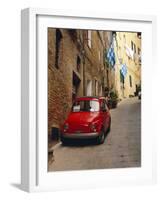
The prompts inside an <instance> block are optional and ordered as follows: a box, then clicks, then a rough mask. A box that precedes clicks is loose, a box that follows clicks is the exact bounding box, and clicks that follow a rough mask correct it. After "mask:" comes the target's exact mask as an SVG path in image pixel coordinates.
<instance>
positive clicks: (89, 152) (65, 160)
mask: <svg viewBox="0 0 161 200" xmlns="http://www.w3.org/2000/svg"><path fill="white" fill-rule="evenodd" d="M111 116H112V125H111V132H110V134H109V135H108V136H107V138H106V140H105V143H104V144H102V145H96V144H95V143H93V142H88V143H81V144H75V145H70V146H62V145H61V144H58V145H57V147H56V148H55V150H54V160H53V161H50V164H49V167H48V170H49V171H62V170H82V169H84V170H87V169H107V168H124V167H140V166H141V102H140V100H138V99H137V98H130V99H126V100H123V101H122V102H121V103H119V105H118V108H117V109H112V110H111Z"/></svg>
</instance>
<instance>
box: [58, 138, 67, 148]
mask: <svg viewBox="0 0 161 200" xmlns="http://www.w3.org/2000/svg"><path fill="white" fill-rule="evenodd" d="M60 140H61V142H62V145H63V146H65V145H67V144H68V141H67V140H66V139H65V138H63V137H61V138H60Z"/></svg>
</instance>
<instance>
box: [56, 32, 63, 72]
mask: <svg viewBox="0 0 161 200" xmlns="http://www.w3.org/2000/svg"><path fill="white" fill-rule="evenodd" d="M61 40H62V33H61V31H60V30H59V29H56V36H55V67H56V68H59V51H60V43H61Z"/></svg>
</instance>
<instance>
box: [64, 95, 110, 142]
mask: <svg viewBox="0 0 161 200" xmlns="http://www.w3.org/2000/svg"><path fill="white" fill-rule="evenodd" d="M110 127H111V115H110V112H109V109H108V106H107V103H106V100H105V98H104V97H79V98H76V100H75V102H74V104H73V106H72V111H71V112H70V114H69V116H68V118H67V119H66V120H65V122H64V124H63V126H62V128H61V141H62V143H63V144H64V143H66V142H67V140H69V139H90V138H96V139H97V142H98V143H99V144H102V143H104V140H105V136H106V135H107V133H108V132H109V131H110Z"/></svg>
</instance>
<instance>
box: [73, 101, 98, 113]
mask: <svg viewBox="0 0 161 200" xmlns="http://www.w3.org/2000/svg"><path fill="white" fill-rule="evenodd" d="M72 111H73V112H97V111H99V102H98V101H95V100H81V101H76V102H75V103H74V104H73V107H72Z"/></svg>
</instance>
